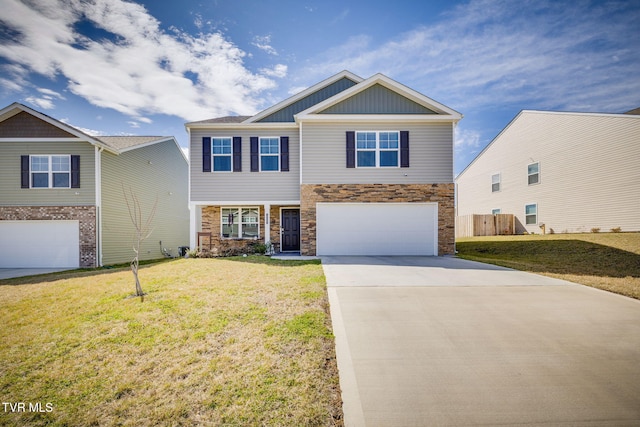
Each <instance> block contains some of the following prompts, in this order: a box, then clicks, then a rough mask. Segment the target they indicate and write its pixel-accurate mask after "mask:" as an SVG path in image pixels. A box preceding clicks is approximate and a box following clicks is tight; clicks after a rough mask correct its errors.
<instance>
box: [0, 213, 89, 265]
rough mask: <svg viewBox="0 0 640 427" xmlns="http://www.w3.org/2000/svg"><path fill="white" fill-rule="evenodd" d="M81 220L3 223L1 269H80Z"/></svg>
mask: <svg viewBox="0 0 640 427" xmlns="http://www.w3.org/2000/svg"><path fill="white" fill-rule="evenodd" d="M79 242H80V227H79V223H78V221H0V268H77V267H79V266H80V245H79Z"/></svg>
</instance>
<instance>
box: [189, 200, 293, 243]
mask: <svg viewBox="0 0 640 427" xmlns="http://www.w3.org/2000/svg"><path fill="white" fill-rule="evenodd" d="M230 207H235V206H230ZM247 207H249V206H247ZM252 207H253V206H252ZM282 207H290V206H288V205H287V206H280V205H271V208H270V209H269V232H270V234H271V237H270V242H271V243H273V244H274V245H276V247H277V248H279V247H280V246H279V245H280V208H282ZM222 208H226V206H206V207H203V208H202V231H203V232H205V233H211V251H212V252H213V254H214V255H217V254H219V252H220V248H222V247H223V246H224V247H233V248H244V247H246V246H248V245H250V244H252V243H254V242H256V240H252V239H223V238H222V236H221V232H220V230H221V228H220V221H221V216H220V210H221V209H222ZM259 208H260V239H258V240H257V241H258V242H264V236H265V228H264V206H263V205H260V206H259ZM201 240H202V246H204V247H205V248H208V247H209V239H208V238H207V237H203V238H202V239H201ZM223 241H224V244H222V242H223Z"/></svg>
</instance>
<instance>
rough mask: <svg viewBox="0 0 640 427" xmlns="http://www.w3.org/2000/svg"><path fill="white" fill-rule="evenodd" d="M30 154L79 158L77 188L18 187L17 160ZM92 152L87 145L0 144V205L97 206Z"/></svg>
mask: <svg viewBox="0 0 640 427" xmlns="http://www.w3.org/2000/svg"><path fill="white" fill-rule="evenodd" d="M30 154H43V155H44V154H65V155H66V154H69V155H79V156H80V188H21V185H20V183H21V181H20V161H21V160H20V159H21V156H23V155H30ZM94 164H95V149H94V147H93V145H91V144H89V143H88V142H81V141H80V142H54V141H51V142H23V141H17V142H7V141H3V142H0V206H91V205H95V204H96V192H95V188H96V184H95V167H94Z"/></svg>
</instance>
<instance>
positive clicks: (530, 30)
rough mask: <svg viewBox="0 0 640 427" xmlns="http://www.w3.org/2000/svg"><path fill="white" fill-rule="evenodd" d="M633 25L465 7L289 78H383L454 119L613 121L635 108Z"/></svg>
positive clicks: (489, 5)
mask: <svg viewBox="0 0 640 427" xmlns="http://www.w3.org/2000/svg"><path fill="white" fill-rule="evenodd" d="M629 8H632V9H633V10H628V9H629ZM638 20H640V12H639V10H638V8H637V7H634V6H633V5H632V3H629V2H624V1H619V2H618V1H611V2H607V3H596V4H594V3H593V2H585V1H578V2H570V3H568V2H555V1H551V0H547V1H536V2H533V1H530V2H529V1H525V2H522V3H518V7H514V4H513V3H512V2H510V1H507V0H502V1H496V0H472V1H470V2H469V3H465V4H460V5H459V6H457V7H456V8H454V9H453V10H452V11H450V12H448V13H447V14H446V15H443V16H442V17H441V18H440V19H439V21H438V22H437V23H435V24H433V25H431V26H422V27H417V28H414V29H412V30H410V31H408V32H405V33H403V34H401V35H399V36H398V37H396V38H394V39H393V40H389V41H387V42H385V43H383V44H381V45H378V46H375V45H373V44H372V39H371V38H370V37H369V36H367V35H365V34H363V35H360V36H355V37H352V38H350V39H349V40H347V41H346V42H345V43H344V44H342V45H341V46H338V47H335V48H332V49H330V50H329V51H327V52H325V53H324V54H323V55H321V56H320V57H318V58H315V59H314V60H313V61H310V64H312V65H310V66H308V68H306V69H304V70H301V71H300V72H296V73H295V74H296V75H303V76H305V79H309V81H310V82H315V81H318V79H321V78H323V77H326V76H327V75H331V74H334V73H336V72H338V71H340V70H343V69H349V70H351V71H353V72H355V73H357V74H360V75H362V76H363V77H369V76H371V75H373V74H375V73H377V72H382V73H384V74H387V75H389V76H390V77H392V78H395V79H397V80H399V81H401V82H403V83H405V84H407V85H409V86H411V87H413V88H416V89H418V90H420V91H422V92H424V93H425V94H426V95H428V96H430V97H433V98H434V99H436V100H438V101H441V102H444V103H445V104H447V105H450V106H452V107H453V108H455V109H457V110H459V111H462V112H463V113H464V112H465V110H466V109H470V108H475V109H479V108H486V107H492V106H495V105H518V106H519V108H533V107H535V108H546V109H569V108H571V107H574V106H575V107H580V108H581V109H582V110H604V111H618V110H620V109H622V108H624V107H625V106H627V107H631V106H633V105H635V104H634V103H637V102H638V101H637V94H638V93H639V92H640V79H638V78H637V69H638V64H639V63H640V50H638V49H635V48H634V47H633V46H638V45H640V32H638V30H637V23H638Z"/></svg>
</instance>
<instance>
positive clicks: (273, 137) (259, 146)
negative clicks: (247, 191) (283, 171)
mask: <svg viewBox="0 0 640 427" xmlns="http://www.w3.org/2000/svg"><path fill="white" fill-rule="evenodd" d="M263 139H276V140H278V154H273V153H269V154H262V150H261V149H260V148H261V145H262V144H261V142H262V140H263ZM280 149H281V147H280V137H279V136H259V137H258V170H259V171H260V172H265V173H268V172H280V156H281V154H282V153H281V152H280ZM262 156H269V157H273V156H275V157H277V158H278V170H268V171H267V170H262Z"/></svg>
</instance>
